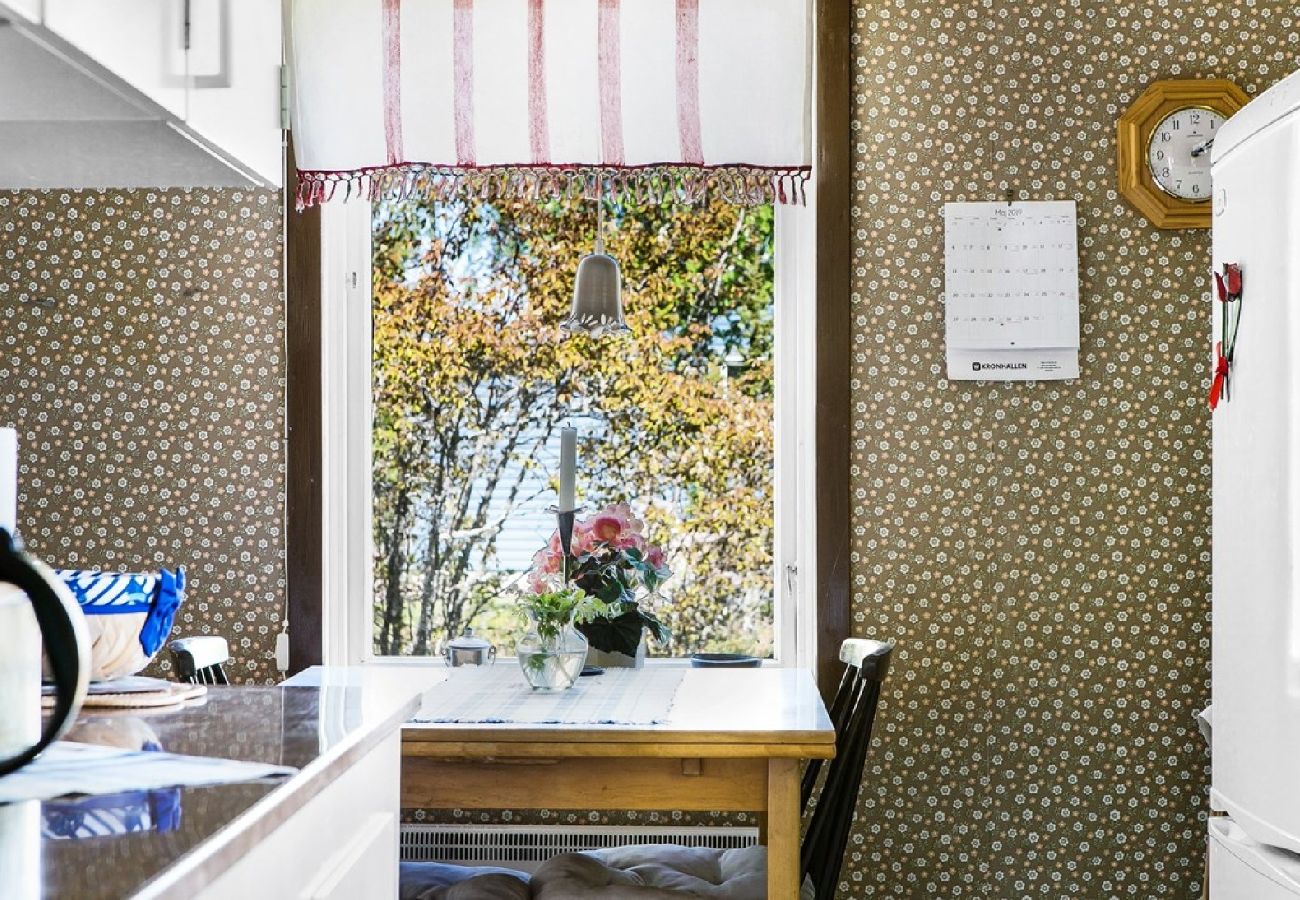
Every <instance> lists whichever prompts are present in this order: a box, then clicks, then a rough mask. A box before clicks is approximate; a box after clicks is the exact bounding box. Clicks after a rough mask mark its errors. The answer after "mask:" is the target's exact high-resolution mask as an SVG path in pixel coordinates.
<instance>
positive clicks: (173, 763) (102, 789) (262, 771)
mask: <svg viewBox="0 0 1300 900" xmlns="http://www.w3.org/2000/svg"><path fill="white" fill-rule="evenodd" d="M296 771H297V769H294V768H292V767H290V766H273V765H268V764H265V763H250V762H240V761H237V760H230V759H216V758H214V757H210V756H182V755H180V754H178V753H164V752H161V751H156V750H126V749H122V748H119V747H101V746H97V745H95V744H77V743H73V742H71V741H59V742H57V743H55V744H54V745H52V746H51V747H50V748H49V749H48V750H46V751H45V752H44V753H43V754H41V755H40V756H39V757H38V758H37V759H36V761H35V762H32V763H30V764H28V765H26V766H24V767H23V768H21V769H19V770H18V771H17V772H14V773H12V774H10V775H6V776H4V777H3V778H0V803H15V802H17V801H20V800H48V799H50V798H52V797H64V796H68V795H70V794H116V793H118V792H120V791H149V790H156V789H158V788H165V787H201V786H204V785H212V784H229V783H232V782H237V781H256V780H257V779H259V778H273V777H283V776H287V775H292V774H293V773H294V772H296Z"/></svg>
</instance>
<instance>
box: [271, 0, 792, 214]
mask: <svg viewBox="0 0 1300 900" xmlns="http://www.w3.org/2000/svg"><path fill="white" fill-rule="evenodd" d="M809 15H810V13H809V5H808V0H292V3H291V11H290V16H291V19H290V29H289V54H290V62H291V67H292V126H293V136H294V152H295V155H296V159H297V164H298V167H299V169H298V179H299V180H298V204H299V206H300V207H303V206H310V205H313V204H316V203H320V202H323V201H325V200H328V199H330V198H331V197H333V196H344V195H355V194H357V193H358V192H360V193H362V194H365V195H368V196H371V197H380V196H386V195H406V194H412V193H417V192H418V193H427V194H433V195H436V196H446V197H450V196H456V195H462V196H464V195H468V196H480V197H491V196H500V195H513V196H556V195H592V194H594V192H595V191H596V189H597V186H598V185H601V186H603V188H604V189H605V190H611V191H614V192H623V193H626V194H629V195H630V196H634V197H641V198H646V199H655V198H662V197H669V196H672V197H681V198H685V199H688V200H695V199H702V198H704V197H707V196H710V195H717V196H722V197H725V198H727V199H730V200H732V201H734V202H741V203H757V202H766V201H771V200H775V201H780V202H799V201H801V200H802V199H803V194H804V182H805V180H806V178H807V175H808V171H809V164H810V161H811V148H810V143H811V137H810V134H811V128H810V91H809V87H810V49H809V48H810V39H811V34H810V27H809Z"/></svg>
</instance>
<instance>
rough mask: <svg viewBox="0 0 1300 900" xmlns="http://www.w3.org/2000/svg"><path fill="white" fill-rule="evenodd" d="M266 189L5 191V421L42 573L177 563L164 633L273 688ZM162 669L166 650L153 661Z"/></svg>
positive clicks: (273, 425)
mask: <svg viewBox="0 0 1300 900" xmlns="http://www.w3.org/2000/svg"><path fill="white" fill-rule="evenodd" d="M280 217H281V212H280V195H279V194H278V193H276V192H272V191H238V190H206V191H204V190H199V191H157V192H154V191H122V192H117V191H41V192H10V193H6V192H0V425H14V426H16V427H17V428H18V431H19V441H20V448H19V455H20V460H21V472H20V476H19V484H20V489H19V497H18V502H19V520H20V527H21V529H22V533H23V536H24V538H25V539H26V541H27V544H28V546H29V548H30V549H31V550H32V551H33V552H34V553H35V554H36V555H38V556H39V557H40V558H42V559H44V560H46V561H47V562H49V563H51V564H52V565H56V566H68V567H76V568H98V567H102V568H107V569H124V570H126V569H129V570H137V569H141V570H143V569H150V568H155V567H160V566H168V567H170V566H176V565H184V566H186V568H187V569H188V573H189V579H190V581H189V596H188V598H187V602H186V604H185V605H184V606H183V607H182V608H181V610H180V612H179V615H178V616H177V621H176V628H175V632H174V634H177V635H181V634H208V633H212V634H220V635H222V636H224V637H225V638H227V639H228V640H229V641H230V644H231V653H232V655H233V657H234V660H233V666H232V669H231V675H232V677H233V678H235V679H236V680H239V681H261V682H266V681H273V680H275V677H276V673H275V667H274V663H273V654H274V647H275V632H276V630H278V628H279V623H280V621H281V615H282V611H281V608H280V607H281V604H282V602H283V597H284V586H285V575H284V530H283V518H284V451H283V435H284V425H283V408H284V324H283V323H284V304H283V299H282V284H281V271H280V259H281V241H280V233H281V232H280V229H281V224H280ZM160 667H161V668H164V669H165V661H164V662H163V663H160Z"/></svg>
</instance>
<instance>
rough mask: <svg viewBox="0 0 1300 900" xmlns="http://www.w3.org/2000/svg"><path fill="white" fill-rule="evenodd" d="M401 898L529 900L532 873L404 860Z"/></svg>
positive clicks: (414, 899) (415, 899)
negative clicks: (529, 883) (530, 875)
mask: <svg viewBox="0 0 1300 900" xmlns="http://www.w3.org/2000/svg"><path fill="white" fill-rule="evenodd" d="M399 877H400V881H401V888H400V895H401V900H529V892H528V873H527V872H517V871H515V870H514V869H499V868H495V867H491V866H481V867H477V868H474V867H470V866H453V865H448V864H446V863H435V862H404V863H402V864H401V869H400V876H399Z"/></svg>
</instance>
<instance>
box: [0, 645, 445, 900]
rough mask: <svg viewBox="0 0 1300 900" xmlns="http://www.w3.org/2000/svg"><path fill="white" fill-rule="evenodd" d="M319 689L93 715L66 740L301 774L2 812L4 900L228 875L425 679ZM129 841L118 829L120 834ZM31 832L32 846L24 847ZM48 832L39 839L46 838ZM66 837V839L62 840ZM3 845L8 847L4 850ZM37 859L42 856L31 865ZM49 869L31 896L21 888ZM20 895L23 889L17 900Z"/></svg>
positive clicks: (122, 890) (346, 679) (399, 710)
mask: <svg viewBox="0 0 1300 900" xmlns="http://www.w3.org/2000/svg"><path fill="white" fill-rule="evenodd" d="M308 680H315V681H318V682H320V684H319V685H318V686H292V687H290V686H284V687H214V688H209V693H208V695H207V697H206V698H204V699H203V700H201V701H197V702H196V704H195V705H190V706H187V707H185V708H182V709H179V710H175V711H170V712H167V711H152V712H151V711H146V710H140V711H122V712H121V713H117V712H114V713H112V714H83V715H82V716H81V718H80V719H78V722H77V725H76V728H75V730H74V731H73V732H70V733H69V734H68V735H67V739H68V740H77V741H82V742H86V743H98V744H117V745H122V746H132V747H134V748H137V749H138V748H140V747H141V746H143V745H144V743H146V742H153V743H154V744H156V745H158V746H160V747H161V748H162V749H164V750H167V751H170V752H174V753H187V754H196V755H201V756H217V757H224V758H227V759H239V760H247V761H251V762H266V763H274V764H276V765H285V766H293V767H295V768H297V769H299V771H298V773H297V774H296V775H294V776H292V777H290V778H288V779H281V780H277V781H274V782H267V783H243V784H230V785H218V786H214V787H199V788H171V789H166V790H162V791H149V792H137V793H136V794H134V795H113V796H110V797H84V798H66V799H62V800H52V801H46V802H44V803H37V802H32V803H21V804H12V805H10V806H0V862H3V863H4V865H3V868H5V869H10V870H11V871H6V872H4V873H3V876H2V877H3V879H4V881H5V882H6V883H7V885H0V894H3V896H5V897H9V896H16V897H21V898H22V900H28V898H29V897H31V898H35V897H51V898H53V897H58V898H77V900H99V898H119V897H130V896H133V895H135V894H137V893H139V892H141V891H146V893H147V894H148V895H149V896H151V897H153V896H159V897H166V896H184V897H191V896H194V894H195V893H197V887H198V886H201V885H203V884H206V883H207V881H208V880H209V879H210V877H211V876H212V875H213V874H215V873H217V872H220V871H223V870H225V869H226V868H228V867H229V866H230V865H231V864H232V863H233V862H234V861H235V860H236V859H238V858H239V857H241V856H242V855H243V854H244V853H245V852H246V851H247V850H248V849H249V848H250V847H251V846H253V845H255V844H256V843H257V841H258V835H260V834H265V833H266V832H267V831H268V830H269V829H272V828H274V827H275V826H276V825H278V824H279V823H281V822H283V821H284V820H286V819H287V818H288V817H289V816H290V815H292V814H293V813H294V812H296V811H297V810H298V809H300V808H301V807H302V806H303V805H304V804H305V803H306V802H307V801H308V800H310V799H311V798H312V797H313V796H314V795H315V794H316V793H317V791H318V790H319V789H320V787H321V786H323V785H325V784H328V783H329V782H330V781H332V780H333V779H334V778H335V777H336V776H337V775H338V774H339V773H340V772H342V771H343V770H345V769H346V768H347V767H348V766H350V765H351V764H352V763H353V762H355V761H356V760H358V759H360V758H361V757H362V756H364V755H365V754H366V752H368V751H369V750H371V749H372V748H373V747H374V746H376V745H377V744H378V743H379V742H380V741H382V740H383V739H384V738H385V737H386V736H388V735H390V734H392V733H393V732H394V731H395V730H396V729H397V728H398V727H400V725H401V723H402V722H404V721H406V720H407V719H408V718H410V716H411V715H412V714H413V713H414V711H415V710H416V708H417V707H418V702H419V695H420V693H421V691H422V690H423V688H424V687H425V685H424V683H423V682H424V681H425V680H428V681H432V680H435V679H434V678H433V677H430V678H428V679H424V678H421V677H418V676H416V675H415V674H414V673H408V672H401V673H395V672H393V671H392V670H388V671H385V670H383V669H380V668H377V667H364V669H325V670H319V671H317V672H316V674H315V676H314V678H311V679H308ZM123 830H125V831H126V832H127V833H125V834H122V833H116V834H115V833H112V832H114V831H118V832H120V831H123ZM18 834H23V835H24V838H21V839H20V838H18ZM38 835H39V836H38ZM58 835H66V836H63V837H60V836H58ZM6 843H7V845H8V846H7V847H6V846H5V845H6ZM33 854H35V859H33V858H32V856H33ZM15 866H16V867H17V868H18V869H25V870H26V877H27V878H29V879H30V878H31V877H32V876H34V875H35V873H36V872H39V878H40V885H39V888H36V889H35V892H32V891H29V890H26V889H24V888H18V887H17V884H19V883H21V882H22V881H23V879H24V873H22V872H15V871H12V869H13V868H14V867H15ZM10 889H16V890H17V891H19V892H20V893H15V894H10V893H8V891H9V890H10Z"/></svg>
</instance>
